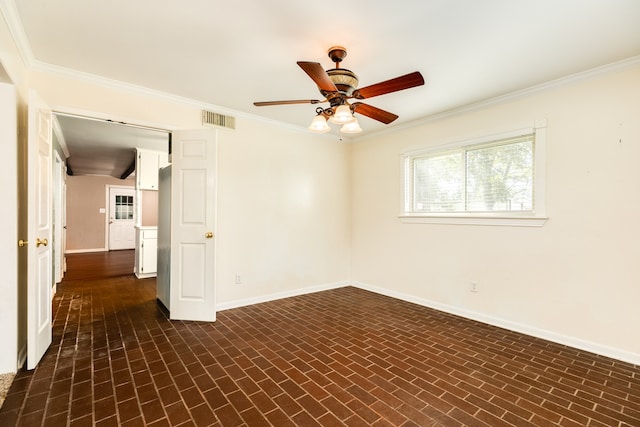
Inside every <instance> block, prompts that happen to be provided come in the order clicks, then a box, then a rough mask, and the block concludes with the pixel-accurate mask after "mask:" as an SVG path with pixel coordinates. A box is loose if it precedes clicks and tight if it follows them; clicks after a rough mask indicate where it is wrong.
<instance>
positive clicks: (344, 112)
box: [331, 104, 354, 125]
mask: <svg viewBox="0 0 640 427" xmlns="http://www.w3.org/2000/svg"><path fill="white" fill-rule="evenodd" d="M353 120H354V117H353V114H351V108H349V106H348V105H344V104H343V105H340V106H339V107H338V108H336V112H335V113H334V115H333V117H331V122H333V123H336V124H339V125H343V124H345V123H349V122H351V121H353Z"/></svg>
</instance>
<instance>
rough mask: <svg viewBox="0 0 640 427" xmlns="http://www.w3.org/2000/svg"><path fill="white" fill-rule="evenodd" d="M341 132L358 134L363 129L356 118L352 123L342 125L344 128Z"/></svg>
mask: <svg viewBox="0 0 640 427" xmlns="http://www.w3.org/2000/svg"><path fill="white" fill-rule="evenodd" d="M340 132H343V133H358V132H362V128H361V127H360V124H359V123H358V120H357V119H356V118H355V117H354V118H353V120H352V121H350V122H349V123H345V124H344V125H342V128H341V129H340Z"/></svg>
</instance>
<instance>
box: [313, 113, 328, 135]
mask: <svg viewBox="0 0 640 427" xmlns="http://www.w3.org/2000/svg"><path fill="white" fill-rule="evenodd" d="M308 129H309V130H310V131H312V132H316V133H326V132H329V131H330V130H331V128H330V127H329V125H328V124H327V119H325V118H324V116H323V115H322V113H320V114H318V115H317V116H315V117H314V118H313V120H311V124H310V125H309V127H308Z"/></svg>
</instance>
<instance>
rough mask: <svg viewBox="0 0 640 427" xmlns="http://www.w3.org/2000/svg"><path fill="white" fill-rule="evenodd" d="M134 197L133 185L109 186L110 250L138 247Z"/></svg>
mask: <svg viewBox="0 0 640 427" xmlns="http://www.w3.org/2000/svg"><path fill="white" fill-rule="evenodd" d="M134 198H135V190H134V189H133V187H113V186H111V187H109V250H112V251H113V250H119V249H134V248H135V247H136V229H135V220H134V215H133V211H134V205H135V204H134Z"/></svg>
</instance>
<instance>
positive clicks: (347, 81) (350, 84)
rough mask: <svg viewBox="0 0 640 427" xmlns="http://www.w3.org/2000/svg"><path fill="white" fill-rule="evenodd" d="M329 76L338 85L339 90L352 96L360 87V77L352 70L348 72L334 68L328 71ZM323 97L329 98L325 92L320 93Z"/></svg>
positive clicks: (344, 69)
mask: <svg viewBox="0 0 640 427" xmlns="http://www.w3.org/2000/svg"><path fill="white" fill-rule="evenodd" d="M327 74H328V75H329V78H330V79H331V81H332V82H333V84H334V85H336V88H338V90H339V91H340V92H341V93H343V94H345V95H347V96H350V95H351V93H352V92H353V91H354V90H355V89H356V88H357V87H358V76H357V75H356V73H354V72H353V71H351V70H347V69H346V68H332V69H330V70H327ZM320 92H321V93H322V95H324V96H327V93H325V91H322V90H321V91H320Z"/></svg>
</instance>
